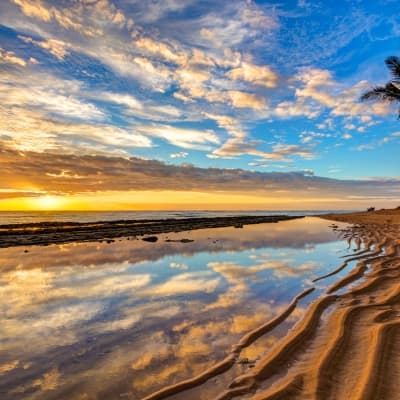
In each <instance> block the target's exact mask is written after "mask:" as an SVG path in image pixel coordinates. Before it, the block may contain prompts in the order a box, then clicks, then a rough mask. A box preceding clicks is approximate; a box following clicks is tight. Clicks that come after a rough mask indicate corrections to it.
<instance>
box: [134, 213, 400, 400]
mask: <svg viewBox="0 0 400 400" xmlns="http://www.w3.org/2000/svg"><path fill="white" fill-rule="evenodd" d="M320 217H322V218H324V219H328V220H331V221H336V222H346V223H349V224H351V225H350V226H349V227H346V228H344V229H339V227H338V226H337V225H335V224H332V225H331V228H332V229H333V230H334V231H336V232H337V233H338V234H339V236H341V237H342V238H343V239H346V240H347V242H348V245H349V246H348V248H350V246H351V244H352V243H354V244H355V245H356V246H355V249H354V253H353V254H351V253H349V254H347V255H346V256H345V261H344V262H343V263H342V265H341V266H340V267H339V268H336V269H333V270H332V271H331V273H329V274H327V275H324V276H320V277H318V278H316V279H314V280H313V282H312V284H311V286H310V287H309V288H308V289H307V290H306V291H305V292H303V293H301V294H299V295H298V296H296V297H294V298H293V301H292V303H290V304H289V306H288V309H287V310H285V311H284V312H283V313H282V315H279V316H277V317H276V318H275V319H272V320H269V321H266V322H265V323H264V324H263V325H261V326H260V327H258V328H256V329H255V330H253V331H251V332H248V333H247V334H246V335H245V336H243V338H242V339H241V340H240V342H239V343H238V344H237V345H236V346H233V348H232V351H231V352H230V353H228V355H227V357H226V358H225V359H224V360H222V361H221V362H219V363H217V364H216V365H215V366H214V367H211V368H209V369H208V370H205V371H203V373H201V374H200V375H197V376H194V377H192V378H190V379H187V380H186V381H181V382H177V383H175V384H172V385H170V386H167V387H164V388H162V389H160V390H158V391H155V392H153V393H151V394H149V395H147V396H145V397H144V398H143V399H142V400H162V399H167V398H171V399H172V398H174V396H176V395H178V397H179V396H182V395H183V394H184V393H185V392H186V391H188V393H187V394H188V397H190V393H191V392H190V390H197V391H198V392H197V393H201V387H202V384H203V383H204V382H205V381H207V380H209V379H212V378H214V379H216V377H217V376H218V375H220V374H222V373H224V372H226V371H228V370H230V369H231V368H232V367H233V365H234V364H235V363H238V357H239V355H240V351H241V350H242V348H244V347H246V346H247V345H248V342H250V343H253V342H254V341H256V340H257V339H258V337H259V336H262V335H265V334H268V333H269V330H270V329H269V328H270V327H271V326H274V323H275V322H276V321H275V320H276V319H278V320H279V323H280V322H282V321H284V320H285V319H286V318H287V317H288V315H290V313H291V312H292V311H293V310H294V309H295V308H296V306H297V301H298V299H299V296H300V297H301V296H306V295H307V294H308V293H310V292H311V291H313V290H314V289H315V286H314V284H315V283H316V282H317V281H323V280H324V279H326V278H328V277H330V276H334V275H335V274H337V273H338V272H340V271H341V270H343V269H344V268H348V274H347V275H345V276H344V277H342V278H341V279H338V280H336V281H335V282H333V283H332V284H330V285H329V286H328V287H327V289H326V291H325V292H324V293H322V294H321V296H319V297H318V298H317V299H316V300H315V301H314V302H313V303H311V304H310V305H309V306H308V308H307V311H306V314H305V315H304V317H303V318H302V319H301V320H299V322H298V323H297V324H296V325H295V326H294V327H293V328H292V330H291V331H289V332H288V334H287V335H286V336H285V337H282V338H281V339H280V340H279V341H278V342H277V343H276V344H275V345H274V346H273V347H272V348H271V350H270V351H269V352H267V353H266V355H264V356H263V357H262V358H260V359H259V360H258V361H257V362H256V363H255V364H254V365H252V366H251V368H248V369H246V370H245V371H242V373H240V374H239V375H237V376H236V377H235V378H234V379H233V380H232V381H231V383H230V384H228V386H227V387H226V389H225V390H224V391H222V392H220V393H218V395H216V396H215V399H218V400H228V399H229V400H230V399H235V398H240V397H241V396H243V395H247V396H249V395H252V396H251V399H252V400H275V399H278V398H279V399H286V398H287V399H289V398H290V399H292V398H296V399H297V398H316V399H332V400H333V399H350V398H351V399H354V400H355V399H357V400H358V399H365V400H367V399H368V400H374V399H388V400H391V399H393V400H394V399H397V398H398V397H397V396H398V387H397V384H396V382H397V381H398V376H400V364H399V355H400V340H399V339H400V209H395V210H379V211H376V212H365V213H349V214H347V215H343V214H340V215H338V214H330V215H327V216H320ZM350 262H354V265H353V266H352V267H350V266H349V265H348V264H349V263H350ZM258 333H260V335H258ZM249 338H250V339H251V340H250V339H249ZM349 393H352V395H351V396H350V397H349ZM179 398H181V397H179ZM249 398H250V397H249Z"/></svg>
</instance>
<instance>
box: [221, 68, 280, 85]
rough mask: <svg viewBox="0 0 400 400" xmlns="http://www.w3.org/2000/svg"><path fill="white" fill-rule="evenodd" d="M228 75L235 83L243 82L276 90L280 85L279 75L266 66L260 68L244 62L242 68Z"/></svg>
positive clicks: (235, 69) (231, 71)
mask: <svg viewBox="0 0 400 400" xmlns="http://www.w3.org/2000/svg"><path fill="white" fill-rule="evenodd" d="M226 75H227V76H228V78H230V79H232V80H234V81H237V80H242V81H245V82H249V83H251V84H253V85H258V86H264V87H267V88H274V87H276V86H277V84H278V82H277V81H278V75H277V74H276V73H274V72H273V71H272V70H271V69H270V68H269V67H268V66H266V65H265V66H258V65H253V64H249V63H246V62H244V63H242V65H241V66H240V67H238V68H234V69H231V70H230V71H228V72H227V73H226Z"/></svg>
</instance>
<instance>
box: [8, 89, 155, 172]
mask: <svg viewBox="0 0 400 400" xmlns="http://www.w3.org/2000/svg"><path fill="white" fill-rule="evenodd" d="M0 88H1V87H0ZM13 100H14V101H15V99H13ZM40 101H43V99H40ZM77 111H78V110H77ZM0 125H1V126H2V130H1V132H0V138H1V139H2V141H3V143H4V144H7V145H8V146H9V147H11V148H14V149H17V150H22V151H29V150H31V151H38V152H43V151H48V150H58V151H68V152H72V153H73V152H85V153H88V152H93V151H94V149H96V148H97V151H101V150H104V151H106V150H108V151H109V152H112V151H115V148H118V149H123V148H131V147H151V146H152V142H151V140H150V139H149V138H148V137H146V136H144V135H143V134H140V133H139V132H136V131H135V129H134V128H132V127H128V128H119V127H115V126H112V125H105V124H98V123H97V124H94V123H83V122H65V121H62V120H58V119H54V118H49V117H48V116H47V115H46V114H44V113H43V112H39V111H28V110H25V109H20V108H18V107H11V108H8V107H4V106H0ZM120 153H121V150H120ZM77 175H79V173H78V174H77Z"/></svg>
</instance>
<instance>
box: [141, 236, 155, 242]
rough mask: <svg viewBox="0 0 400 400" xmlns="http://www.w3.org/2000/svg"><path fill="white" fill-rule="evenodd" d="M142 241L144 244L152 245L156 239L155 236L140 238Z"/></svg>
mask: <svg viewBox="0 0 400 400" xmlns="http://www.w3.org/2000/svg"><path fill="white" fill-rule="evenodd" d="M142 240H144V241H145V242H150V243H154V242H157V240H158V237H157V236H147V237H144V238H142Z"/></svg>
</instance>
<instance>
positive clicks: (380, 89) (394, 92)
mask: <svg viewBox="0 0 400 400" xmlns="http://www.w3.org/2000/svg"><path fill="white" fill-rule="evenodd" d="M385 63H386V66H387V67H388V68H389V70H390V72H391V73H392V79H391V80H390V81H389V82H388V83H386V85H385V86H375V87H374V88H372V89H370V90H368V91H366V92H365V93H363V94H362V95H361V97H360V100H361V101H365V100H380V101H383V102H387V103H393V102H399V103H400V58H399V57H394V56H392V57H388V58H387V59H386V60H385ZM398 117H399V118H400V109H399V111H398Z"/></svg>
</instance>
